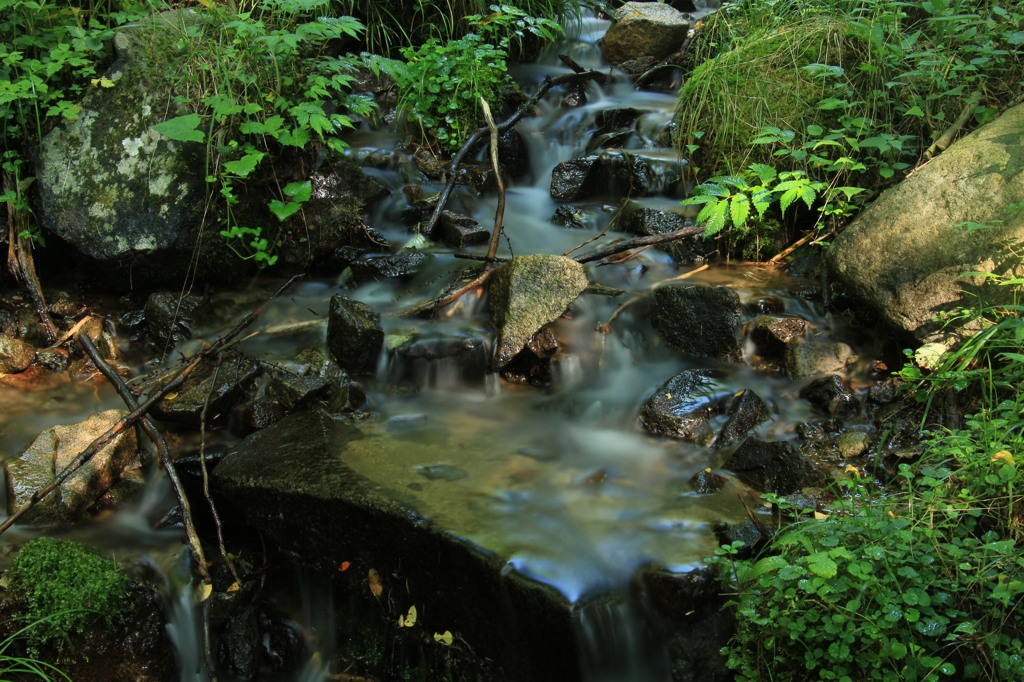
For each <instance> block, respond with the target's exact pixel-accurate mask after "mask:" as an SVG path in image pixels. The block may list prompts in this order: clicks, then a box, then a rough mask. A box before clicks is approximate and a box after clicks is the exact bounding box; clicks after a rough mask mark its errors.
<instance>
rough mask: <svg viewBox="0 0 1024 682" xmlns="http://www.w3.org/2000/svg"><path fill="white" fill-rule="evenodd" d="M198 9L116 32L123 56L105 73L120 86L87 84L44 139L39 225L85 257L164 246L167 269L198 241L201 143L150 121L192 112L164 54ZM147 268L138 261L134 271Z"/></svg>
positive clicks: (134, 254)
mask: <svg viewBox="0 0 1024 682" xmlns="http://www.w3.org/2000/svg"><path fill="white" fill-rule="evenodd" d="M201 16H202V15H201V14H200V13H199V12H196V11H195V10H191V9H187V10H175V11H172V12H165V13H161V14H157V15H154V18H153V19H152V20H146V21H142V22H136V23H134V24H133V25H132V26H131V27H128V28H123V29H121V30H120V31H118V32H117V34H116V36H115V38H114V45H115V47H116V48H117V54H118V59H117V61H116V62H115V63H114V65H113V66H112V67H111V68H110V70H109V71H107V73H105V74H104V77H105V78H107V79H109V80H111V81H113V82H114V87H112V88H109V89H108V88H87V89H86V93H85V97H84V99H83V101H82V102H81V106H82V110H81V112H80V113H79V115H78V117H77V119H76V120H75V121H73V122H64V123H63V124H62V125H59V126H58V127H57V128H55V129H54V130H53V131H52V132H50V133H49V134H47V135H46V136H45V137H44V138H43V140H42V144H41V149H40V158H39V172H38V180H37V182H36V185H37V187H38V189H39V216H40V222H41V224H42V226H43V228H44V229H45V230H47V231H50V232H52V233H54V234H57V235H59V236H60V237H61V239H63V240H64V241H66V242H67V243H69V244H71V245H72V246H73V247H74V248H76V249H77V250H78V251H79V252H80V253H82V254H84V255H86V256H88V257H89V258H92V259H95V260H97V261H101V262H106V263H110V262H113V261H118V260H121V259H126V258H143V257H145V256H147V255H149V254H153V253H161V254H162V255H161V256H160V258H161V260H160V261H159V262H156V261H152V260H151V261H149V262H151V263H152V264H153V265H154V267H156V268H157V269H158V270H159V269H160V268H162V269H163V270H167V269H168V268H167V267H166V262H167V255H166V254H167V252H168V251H169V250H170V251H173V250H183V249H186V248H187V249H191V248H192V246H193V244H194V235H193V231H194V230H195V229H196V226H198V225H199V224H200V223H201V222H202V221H201V214H202V210H203V206H204V204H205V202H204V200H203V199H204V196H205V192H206V186H205V183H204V181H203V177H204V171H203V168H204V167H205V166H204V164H203V154H204V153H205V147H204V145H203V144H201V143H198V142H178V141H176V140H171V139H170V138H168V137H166V136H164V135H162V134H160V133H158V132H156V131H155V130H153V128H152V126H154V125H156V124H158V123H161V122H163V121H164V120H165V119H167V118H171V117H174V116H177V115H180V114H185V113H187V112H186V111H185V109H184V107H183V105H181V104H175V98H174V93H173V87H174V81H173V78H172V77H170V75H169V74H170V72H169V71H168V69H167V68H166V67H167V64H166V60H167V59H168V58H170V59H173V58H174V56H173V55H174V54H175V52H176V51H177V48H176V47H175V42H176V41H178V40H179V39H180V38H181V37H182V35H183V31H185V30H186V29H187V27H189V26H192V25H194V24H196V23H197V22H198V21H200V17H201ZM168 51H169V54H168ZM157 55H162V56H159V57H158V56H157ZM161 59H162V60H164V61H160V60H161ZM164 74H167V75H164ZM168 103H170V105H168ZM69 159H74V163H68V160H69ZM145 270H146V268H142V267H140V265H139V263H138V262H136V263H135V268H134V272H142V271H145Z"/></svg>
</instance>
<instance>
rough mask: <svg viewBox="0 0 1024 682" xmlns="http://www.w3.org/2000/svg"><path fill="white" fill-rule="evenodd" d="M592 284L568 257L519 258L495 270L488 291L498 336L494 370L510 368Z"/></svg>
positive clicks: (581, 268) (493, 323)
mask: <svg viewBox="0 0 1024 682" xmlns="http://www.w3.org/2000/svg"><path fill="white" fill-rule="evenodd" d="M589 283H590V282H589V280H588V278H587V272H586V269H585V268H584V267H583V266H582V265H580V264H579V263H577V262H576V261H574V260H573V259H571V258H567V257H565V256H550V255H544V254H537V255H532V256H518V257H516V258H513V259H512V260H511V261H509V262H508V263H506V264H504V265H502V266H501V267H499V268H498V269H497V270H495V271H494V274H493V275H492V276H491V279H490V286H489V288H488V304H489V306H490V314H491V325H492V326H493V327H494V329H495V330H496V332H497V342H496V343H495V348H494V356H493V360H492V366H493V367H494V368H496V369H497V368H501V367H504V366H505V365H507V364H508V363H509V361H511V360H512V358H513V357H514V356H515V355H516V354H517V353H519V351H521V350H522V349H523V348H524V347H525V346H526V344H527V343H528V342H529V341H530V339H532V338H533V336H534V334H536V333H537V331H538V330H540V328H541V327H543V326H544V325H546V324H548V323H550V322H554V321H555V320H557V319H558V318H559V317H561V316H562V314H563V313H564V312H565V310H566V308H568V307H569V304H570V303H572V302H573V301H575V300H576V297H577V296H579V295H580V293H582V292H583V290H584V289H586V288H587V285H588V284H589Z"/></svg>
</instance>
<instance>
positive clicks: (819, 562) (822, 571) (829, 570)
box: [807, 552, 839, 578]
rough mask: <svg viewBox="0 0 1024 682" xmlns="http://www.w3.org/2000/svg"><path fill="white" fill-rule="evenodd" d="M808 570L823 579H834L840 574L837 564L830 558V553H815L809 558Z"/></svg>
mask: <svg viewBox="0 0 1024 682" xmlns="http://www.w3.org/2000/svg"><path fill="white" fill-rule="evenodd" d="M807 568H809V569H810V570H811V573H813V574H814V575H816V576H819V577H821V578H834V577H836V573H838V572H839V567H838V566H837V565H836V562H834V561H832V559H831V558H829V556H828V552H815V553H814V554H811V555H810V556H808V557H807Z"/></svg>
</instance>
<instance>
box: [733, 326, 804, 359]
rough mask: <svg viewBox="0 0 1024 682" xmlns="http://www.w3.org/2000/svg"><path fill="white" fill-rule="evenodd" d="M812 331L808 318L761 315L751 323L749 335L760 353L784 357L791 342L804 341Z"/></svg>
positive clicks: (772, 356)
mask: <svg viewBox="0 0 1024 682" xmlns="http://www.w3.org/2000/svg"><path fill="white" fill-rule="evenodd" d="M809 331H810V325H809V324H808V323H807V320H804V319H803V318H800V317H795V316H781V315H761V316H760V317H757V318H755V319H754V321H753V322H752V323H751V324H750V331H749V333H748V336H749V337H750V340H751V341H752V342H753V344H754V347H755V348H756V349H757V352H758V354H759V355H761V356H762V357H764V358H770V359H782V358H783V357H784V356H785V354H786V348H787V347H788V346H789V345H790V344H791V343H797V342H800V341H803V340H804V339H805V337H806V336H807V333H808V332H809Z"/></svg>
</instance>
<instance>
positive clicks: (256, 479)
mask: <svg viewBox="0 0 1024 682" xmlns="http://www.w3.org/2000/svg"><path fill="white" fill-rule="evenodd" d="M374 427H375V425H373V424H361V425H357V424H354V423H352V422H347V421H343V420H332V419H329V418H326V417H320V416H317V415H313V414H295V415H290V416H288V417H286V418H285V419H284V420H282V421H281V422H278V423H277V424H274V425H273V426H271V427H269V428H267V429H264V430H262V431H259V432H257V433H255V434H253V435H251V436H249V437H248V438H246V439H245V440H243V441H242V442H241V443H239V444H238V445H237V446H236V447H234V448H233V449H232V450H231V452H230V453H229V454H228V455H227V456H226V457H225V458H224V460H223V461H222V462H221V463H220V464H219V465H218V466H217V467H216V468H215V469H214V471H213V474H212V479H213V480H212V484H213V488H214V494H215V496H216V497H217V499H220V500H224V501H226V502H230V506H231V508H234V509H238V510H239V511H240V512H241V514H242V515H244V518H245V520H246V523H247V524H248V525H250V526H251V527H253V528H255V529H256V530H258V531H259V532H260V533H261V534H263V535H265V536H266V537H267V538H268V540H269V542H270V543H272V545H273V546H275V547H278V548H280V550H281V551H283V552H286V553H289V554H292V555H296V556H298V557H299V558H300V561H301V562H302V563H304V564H305V565H308V566H310V567H312V568H314V569H316V570H318V571H322V572H324V573H325V574H327V575H332V576H334V577H333V578H332V582H334V583H335V587H336V588H337V589H338V590H347V591H348V592H349V593H350V594H352V595H364V596H365V598H366V599H367V600H369V601H370V607H371V608H373V609H375V610H376V612H377V613H379V612H380V603H379V602H378V601H376V598H374V597H373V596H372V595H371V594H370V591H369V590H368V589H367V588H366V581H367V571H368V570H369V569H370V568H373V569H374V570H375V571H376V572H377V574H378V575H379V576H380V580H381V581H382V582H383V584H384V589H385V590H387V594H388V598H389V599H391V600H394V602H395V603H399V604H402V605H403V606H402V610H403V612H404V609H405V608H407V607H406V606H405V605H406V604H416V606H417V609H418V611H419V613H420V614H430V618H431V619H435V620H436V622H438V623H440V624H442V625H441V626H438V627H439V629H441V630H444V629H449V630H451V631H452V632H457V633H459V635H460V637H462V638H464V639H465V641H466V645H467V646H468V647H470V648H472V650H473V651H474V652H475V654H476V655H477V656H479V657H480V660H487V659H489V660H491V661H493V662H494V663H493V665H495V666H497V667H499V668H502V669H504V670H514V671H515V675H514V676H513V677H514V678H516V679H524V680H537V681H538V682H540V681H544V682H547V681H549V680H550V681H551V682H554V681H555V680H574V679H579V678H580V671H579V668H578V662H577V657H576V656H566V655H565V652H566V650H567V648H566V647H568V649H569V650H571V649H572V644H571V642H573V641H575V640H574V634H573V633H574V629H573V618H572V613H571V605H570V603H569V601H568V600H567V599H566V598H565V597H563V596H562V595H561V594H560V593H558V592H557V591H556V590H554V589H552V588H550V587H549V586H547V585H544V584H541V583H539V582H535V581H533V580H529V579H527V578H525V577H523V576H522V575H521V574H519V573H518V572H517V571H515V570H510V564H509V562H508V557H507V555H506V554H505V553H504V552H503V551H502V552H501V553H495V552H493V551H490V550H488V549H484V550H481V547H480V546H478V545H476V544H472V543H470V542H468V541H465V540H462V539H460V536H459V533H458V532H449V531H447V530H446V527H445V525H444V524H443V523H442V522H441V521H440V520H438V519H434V518H424V517H423V516H421V514H420V513H419V512H417V511H416V510H415V509H414V508H413V506H412V505H411V503H410V502H408V500H410V498H411V497H412V498H416V496H417V495H419V494H420V493H418V492H417V491H416V490H415V489H414V488H410V487H408V486H407V485H403V484H402V482H400V481H394V480H393V479H386V478H383V477H378V478H371V477H370V476H372V474H371V472H370V469H367V468H365V466H366V464H367V462H370V461H387V460H388V459H389V458H391V457H393V456H394V452H395V451H397V450H402V451H407V450H408V449H409V448H410V443H411V442H412V441H410V440H409V437H408V434H405V436H406V437H404V438H399V437H398V436H392V435H389V433H388V432H386V431H384V433H381V430H383V428H382V427H381V426H380V425H376V428H377V429H378V430H377V431H374V430H372V429H373V428H374ZM453 440H454V441H455V442H452V443H451V444H448V445H445V444H443V443H441V444H433V443H430V442H425V441H424V439H422V438H419V439H417V440H416V441H415V447H417V448H422V449H424V457H425V458H427V459H426V461H428V462H429V461H439V460H434V459H433V458H434V455H433V453H435V452H436V453H438V454H440V452H441V451H442V450H443V449H445V448H450V447H456V446H457V445H456V443H457V440H458V439H453ZM440 461H443V460H440ZM357 467H362V468H357ZM412 475H413V476H415V477H416V478H418V479H420V482H421V484H422V488H423V489H436V488H438V487H440V488H442V489H443V488H445V487H446V484H444V483H443V482H431V481H425V480H423V479H422V477H420V476H418V475H416V474H415V473H413V474H412ZM399 486H400V489H396V488H399ZM339 529H344V532H339ZM341 560H345V561H349V562H351V565H352V567H353V569H357V570H349V571H346V572H344V573H339V571H338V564H339V561H341ZM453 595H458V598H453ZM495 599H498V600H499V601H498V602H496V601H495ZM343 603H345V602H343ZM480 604H493V605H494V606H495V608H487V609H481V608H480ZM340 610H341V611H345V610H346V608H342V609H340ZM421 617H424V616H422V615H421ZM389 620H390V618H389ZM391 622H392V623H394V621H393V620H391ZM521 623H532V624H533V626H531V627H530V628H521V627H517V625H516V624H521ZM417 627H419V626H417ZM396 633H398V628H396V629H395V631H393V632H389V633H388V635H387V637H388V640H387V641H396V640H395V637H396ZM413 634H415V635H416V637H417V638H418V637H419V636H420V633H413ZM398 636H400V633H399V635H398ZM428 636H429V635H428ZM416 641H417V642H419V639H417V640H416ZM416 647H418V649H417V650H419V648H421V645H420V644H419V643H417V644H416ZM445 655H451V656H458V655H459V652H458V651H455V650H452V651H451V652H447V651H446V652H445ZM480 674H481V675H482V679H506V678H507V676H506V675H503V674H496V673H495V671H493V670H485V671H483V672H482V673H480Z"/></svg>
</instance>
